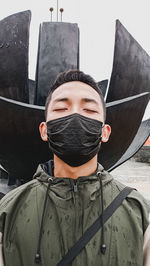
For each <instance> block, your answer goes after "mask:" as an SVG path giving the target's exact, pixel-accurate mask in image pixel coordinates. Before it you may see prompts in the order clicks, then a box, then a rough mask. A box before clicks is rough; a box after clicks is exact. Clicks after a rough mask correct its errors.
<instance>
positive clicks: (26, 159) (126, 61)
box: [0, 11, 150, 184]
mask: <svg viewBox="0 0 150 266" xmlns="http://www.w3.org/2000/svg"><path fill="white" fill-rule="evenodd" d="M30 16H31V15H30V11H25V12H21V13H18V14H15V15H12V16H10V17H8V18H6V19H5V20H3V21H1V22H0V29H1V32H3V33H4V32H5V25H8V24H9V23H10V22H9V21H11V26H12V27H13V25H16V18H17V19H18V20H19V22H17V23H19V26H18V27H19V29H20V28H21V27H23V29H24V30H22V32H21V30H20V31H19V30H18V31H16V32H15V35H12V33H11V32H10V31H8V32H7V42H9V43H10V40H11V41H12V44H13V45H12V49H11V46H10V48H9V55H10V61H9V60H8V63H7V58H6V60H5V62H6V64H5V68H4V70H5V71H4V70H3V72H2V73H3V82H2V83H1V80H0V96H3V97H0V123H1V125H3V127H2V128H1V130H0V163H1V165H2V166H3V167H4V168H5V169H6V170H7V171H8V173H9V184H13V182H15V181H14V180H15V178H17V179H20V180H24V181H23V182H26V181H28V180H30V179H31V178H32V175H33V173H34V171H35V170H36V167H37V165H38V164H39V163H40V162H44V161H46V160H49V159H50V158H52V156H53V155H52V153H50V151H49V149H48V146H47V144H46V143H44V142H43V141H42V140H41V139H40V135H39V131H38V127H39V124H40V122H41V121H43V120H44V103H45V98H46V95H47V93H48V90H49V84H51V83H52V82H53V81H54V79H55V78H56V76H57V74H58V73H59V72H61V71H65V70H67V69H70V68H78V67H79V30H78V27H77V25H76V24H70V23H52V22H49V23H44V24H43V25H42V26H41V28H40V37H39V49H38V60H37V72H36V73H37V74H36V80H35V81H31V80H28V77H27V65H28V62H27V58H28V57H27V53H28V35H29V34H28V30H29V22H30ZM4 22H5V23H4ZM13 23H14V24H13ZM17 25H18V24H17ZM14 28H15V27H14ZM49 30H50V32H49ZM25 33H26V34H25ZM17 34H18V35H17ZM22 34H23V35H24V41H23V39H21V38H22ZM70 34H71V35H70ZM70 36H71V37H70ZM58 38H59V45H58V46H57V45H56V43H55V41H56V40H58ZM66 38H67V41H68V39H69V42H68V43H67V44H66V40H65V41H64V39H66ZM4 39H5V34H3V40H4ZM16 39H17V40H21V41H22V44H21V46H19V41H18V42H17V43H18V47H19V48H18V49H20V50H19V51H20V53H19V54H17V51H16V50H15V48H14V47H15V40H16ZM3 43H4V41H3ZM57 43H58V42H57ZM125 44H126V45H125ZM25 47H26V48H25ZM1 49H3V48H1ZM4 51H5V50H4ZM61 51H63V53H61ZM137 51H138V53H137ZM24 53H25V54H24ZM4 54H5V57H7V56H8V54H7V53H4ZM23 54H24V57H25V58H24V57H23ZM62 54H63V56H62ZM13 55H15V60H16V61H17V60H20V63H19V65H21V66H22V68H20V69H19V68H18V65H17V64H16V65H14V66H13V71H14V72H15V69H16V76H15V74H14V72H13V71H12V70H11V66H10V71H9V75H10V77H11V78H10V80H9V76H7V67H8V68H9V66H8V65H7V64H10V65H11V61H12V60H13ZM21 55H22V57H21ZM0 56H1V50H0ZM18 56H19V59H18ZM59 59H60V61H59ZM3 60H4V57H3ZM143 65H144V66H145V67H144V68H143ZM0 66H2V67H1V68H0V77H1V76H2V73H1V69H3V61H0ZM149 66H150V57H149V56H148V55H147V54H146V53H145V51H144V50H143V49H142V48H141V47H140V46H139V44H138V43H137V42H136V41H135V40H134V39H133V37H132V36H131V35H130V34H129V33H128V32H127V31H126V30H125V28H124V27H123V26H122V25H121V23H120V22H119V21H117V24H116V41H115V53H114V63H113V70H112V76H111V81H110V86H109V89H108V92H107V121H106V122H108V123H109V124H110V125H111V127H112V135H111V138H110V141H109V142H108V143H107V144H104V145H103V144H102V148H101V150H100V152H99V161H100V162H101V163H102V164H103V165H104V167H105V169H108V170H112V169H114V168H115V167H117V166H118V165H119V164H121V163H123V162H124V161H125V160H127V159H128V158H130V157H131V156H132V155H133V154H134V153H135V152H136V151H137V149H139V148H140V146H142V145H143V144H144V142H145V140H146V138H147V137H148V136H149V134H150V124H149V122H144V123H142V124H141V121H142V118H143V114H144V111H145V108H146V105H147V103H148V101H149V92H150V76H149V75H148V70H147V69H148V67H149ZM19 71H20V72H21V73H20V72H19ZM23 71H25V76H24V79H21V81H22V82H23V84H21V83H20V76H19V75H22V76H23V74H22V73H24V72H23ZM5 72H6V73H5ZM5 79H7V80H9V82H8V84H7V83H6V82H5ZM145 79H146V80H145ZM14 80H17V81H18V82H17V83H15V85H14V83H13V81H14ZM3 84H6V85H7V86H4V85H3ZM12 84H13V85H12ZM101 84H102V83H101ZM102 85H103V86H104V88H106V87H107V81H105V82H103V84H102ZM16 91H17V92H18V93H16ZM147 91H149V92H147ZM1 92H2V93H1ZM8 92H9V93H8ZM104 94H105V91H104ZM16 95H17V96H16ZM129 96H130V97H129ZM5 97H6V98H5ZM7 98H9V99H7ZM22 98H23V99H22ZM23 102H26V103H23ZM31 103H32V104H31ZM33 103H34V104H33ZM35 104H36V105H35ZM40 105H43V106H40ZM138 130H139V131H138ZM141 130H145V131H144V132H145V133H144V134H143V135H142V136H141ZM137 147H138V148H137Z"/></svg>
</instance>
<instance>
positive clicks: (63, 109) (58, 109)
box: [53, 108, 68, 111]
mask: <svg viewBox="0 0 150 266" xmlns="http://www.w3.org/2000/svg"><path fill="white" fill-rule="evenodd" d="M65 110H68V108H56V109H54V110H53V111H65Z"/></svg>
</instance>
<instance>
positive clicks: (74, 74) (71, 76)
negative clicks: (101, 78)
mask: <svg viewBox="0 0 150 266" xmlns="http://www.w3.org/2000/svg"><path fill="white" fill-rule="evenodd" d="M71 81H80V82H83V83H86V84H88V85H89V86H91V87H92V88H93V89H94V90H96V91H97V92H98V94H99V96H100V99H101V102H102V105H103V111H104V121H105V120H106V106H105V102H104V98H103V94H102V91H101V89H100V87H99V86H98V83H97V82H96V81H95V80H94V79H93V78H92V77H91V76H90V75H88V74H85V73H84V72H82V71H80V70H78V69H74V70H68V71H66V72H61V73H60V74H59V75H58V76H57V78H56V80H55V82H54V83H53V85H52V86H51V88H50V91H49V93H48V96H47V99H46V103H45V119H46V117H47V110H48V105H49V102H50V100H51V96H52V93H53V92H54V90H56V89H57V88H58V87H59V86H61V85H62V84H64V83H67V82H71Z"/></svg>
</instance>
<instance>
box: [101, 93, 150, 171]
mask: <svg viewBox="0 0 150 266" xmlns="http://www.w3.org/2000/svg"><path fill="white" fill-rule="evenodd" d="M149 97H150V94H149V93H142V94H139V95H136V96H132V97H129V98H126V99H123V100H119V101H115V102H112V103H107V120H106V123H107V124H110V126H111V128H112V133H111V136H110V139H109V141H108V142H107V143H103V144H102V147H101V150H100V152H99V162H100V163H101V164H102V165H103V166H104V168H105V169H110V168H111V167H112V166H113V165H114V164H116V163H117V161H118V160H119V159H120V158H121V157H122V156H123V154H124V153H125V151H126V150H127V149H128V147H129V146H130V145H131V143H132V141H133V139H134V137H135V135H136V134H137V131H138V129H139V127H140V124H141V120H142V118H143V114H144V111H145V108H146V105H147V103H148V101H149Z"/></svg>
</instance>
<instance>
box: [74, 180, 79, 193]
mask: <svg viewBox="0 0 150 266" xmlns="http://www.w3.org/2000/svg"><path fill="white" fill-rule="evenodd" d="M73 191H74V192H75V193H77V192H78V185H77V180H74V185H73Z"/></svg>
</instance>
